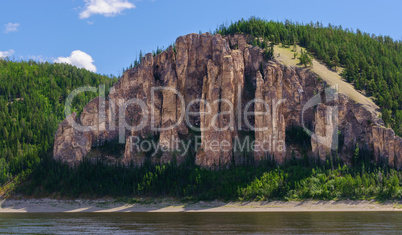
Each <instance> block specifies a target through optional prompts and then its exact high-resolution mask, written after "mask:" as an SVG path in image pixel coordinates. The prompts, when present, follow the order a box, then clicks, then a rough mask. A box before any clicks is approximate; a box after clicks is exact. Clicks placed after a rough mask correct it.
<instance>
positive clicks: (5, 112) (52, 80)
mask: <svg viewBox="0 0 402 235" xmlns="http://www.w3.org/2000/svg"><path fill="white" fill-rule="evenodd" d="M114 82H116V78H114V77H110V76H101V75H98V74H95V73H92V72H89V71H87V70H85V69H77V68H76V67H74V66H71V65H67V64H51V63H47V62H46V63H39V62H35V61H32V60H30V61H20V62H17V61H11V60H6V59H5V60H0V128H1V129H0V133H1V134H0V184H1V185H3V184H5V183H7V182H9V181H10V180H12V179H13V178H14V177H15V176H18V175H21V176H22V175H27V174H29V173H30V172H32V170H33V169H34V168H35V166H37V165H38V164H39V163H40V161H41V160H42V159H43V158H44V157H46V156H48V155H49V154H51V152H52V150H53V142H54V134H55V132H56V129H57V127H58V124H59V123H60V122H61V121H62V120H63V119H64V118H65V115H64V103H65V99H66V98H67V97H68V95H69V94H70V92H72V91H73V90H74V89H76V88H78V87H82V86H93V87H98V86H99V85H101V84H105V85H106V86H107V87H111V86H112V84H113V83H114ZM96 96H97V94H95V93H91V92H85V93H81V94H80V95H78V96H77V97H76V99H74V103H73V108H74V109H75V111H80V110H82V108H83V107H84V106H85V105H86V104H87V103H88V102H89V101H91V100H92V99H93V98H95V97H96Z"/></svg>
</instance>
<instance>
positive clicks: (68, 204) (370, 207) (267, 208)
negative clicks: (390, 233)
mask: <svg viewBox="0 0 402 235" xmlns="http://www.w3.org/2000/svg"><path fill="white" fill-rule="evenodd" d="M378 211H395V212H402V202H401V201H385V202H377V201H375V200H368V201H366V200H356V201H354V200H340V201H323V200H316V201H315V200H304V201H263V202H256V201H249V202H221V201H216V200H215V201H208V202H204V201H200V202H191V203H186V202H180V201H178V200H173V199H162V200H157V201H154V202H140V203H126V202H119V201H116V200H113V199H99V200H84V199H77V200H56V199H46V198H45V199H3V200H1V201H0V213H85V212H90V213H111V212H378Z"/></svg>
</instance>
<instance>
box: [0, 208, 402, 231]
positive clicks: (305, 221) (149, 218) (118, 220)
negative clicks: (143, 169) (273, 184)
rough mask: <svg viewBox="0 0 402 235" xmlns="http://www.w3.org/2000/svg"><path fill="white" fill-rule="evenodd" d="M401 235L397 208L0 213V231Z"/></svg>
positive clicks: (400, 215)
mask: <svg viewBox="0 0 402 235" xmlns="http://www.w3.org/2000/svg"><path fill="white" fill-rule="evenodd" d="M37 233H40V234H55V233H56V234H58V233H61V234H111V233H115V234H134V233H135V234H154V233H162V234H189V233H197V234H207V233H215V234H233V233H243V234H255V233H257V234H258V233H260V234H262V233H274V234H323V233H334V234H336V233H352V234H356V233H364V234H401V233H402V213H401V212H282V213H278V212H253V213H248V212H236V213H226V212H222V213H209V212H208V213H177V212H174V213H21V214H17V213H15V214H0V234H37Z"/></svg>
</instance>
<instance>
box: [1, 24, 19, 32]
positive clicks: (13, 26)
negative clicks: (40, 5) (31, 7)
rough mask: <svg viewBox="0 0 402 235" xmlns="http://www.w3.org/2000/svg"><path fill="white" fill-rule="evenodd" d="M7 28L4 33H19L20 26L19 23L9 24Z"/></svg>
mask: <svg viewBox="0 0 402 235" xmlns="http://www.w3.org/2000/svg"><path fill="white" fill-rule="evenodd" d="M5 26H6V30H5V31H4V33H10V32H17V31H18V27H19V26H20V24H19V23H8V24H5Z"/></svg>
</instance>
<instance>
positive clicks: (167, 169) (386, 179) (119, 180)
mask: <svg viewBox="0 0 402 235" xmlns="http://www.w3.org/2000/svg"><path fill="white" fill-rule="evenodd" d="M358 154H359V155H358V156H357V159H356V164H355V165H354V166H353V167H348V166H346V165H343V164H342V163H341V162H337V161H336V159H334V161H332V160H330V159H329V160H328V161H326V163H325V164H324V163H321V164H320V163H319V162H315V161H314V160H313V159H308V160H307V161H306V160H305V159H300V160H298V159H292V160H291V161H289V162H287V163H286V164H285V165H284V166H276V165H275V163H274V162H273V161H272V160H266V161H264V162H263V163H262V164H260V165H259V166H258V167H255V166H254V165H253V164H246V165H242V166H235V167H233V168H232V169H228V170H220V171H210V170H205V169H201V168H200V167H198V166H196V165H195V164H194V159H191V157H190V158H189V160H188V161H187V162H186V163H185V164H182V165H180V166H176V164H175V163H172V164H168V165H158V166H153V165H152V164H150V163H146V164H145V165H144V166H142V167H134V166H130V167H124V166H121V165H107V164H104V163H102V162H91V161H89V160H86V161H84V162H83V163H82V164H81V165H79V166H78V167H77V168H70V167H68V166H67V165H64V164H61V163H58V162H56V161H54V160H53V159H51V158H46V160H45V161H43V162H42V163H41V165H40V166H39V167H38V168H39V169H38V170H35V171H34V172H33V174H32V175H31V177H30V180H29V181H27V182H25V183H24V184H22V185H21V186H20V188H19V189H18V191H19V192H20V193H23V194H26V195H33V196H37V197H44V196H62V197H73V198H74V197H85V198H96V197H103V196H112V197H130V196H132V197H135V196H140V197H147V196H150V197H163V196H171V197H177V198H186V199H191V200H213V199H222V200H268V199H279V200H297V199H327V200H329V199H345V198H351V199H379V200H385V199H398V200H399V199H402V185H401V182H402V172H398V171H395V170H393V169H389V168H387V167H381V168H380V167H379V166H375V165H371V164H370V163H369V161H368V160H367V159H368V156H365V154H367V153H366V152H365V151H363V150H362V151H358ZM335 164H337V166H336V167H335V166H334V165H335ZM320 165H321V166H320Z"/></svg>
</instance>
